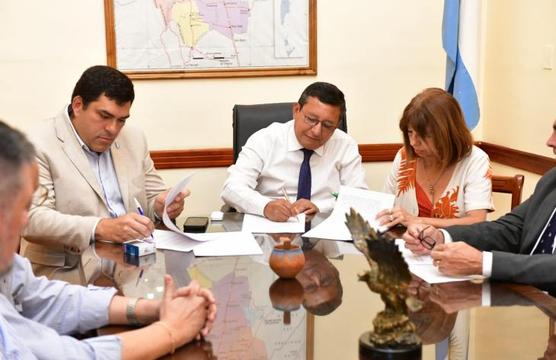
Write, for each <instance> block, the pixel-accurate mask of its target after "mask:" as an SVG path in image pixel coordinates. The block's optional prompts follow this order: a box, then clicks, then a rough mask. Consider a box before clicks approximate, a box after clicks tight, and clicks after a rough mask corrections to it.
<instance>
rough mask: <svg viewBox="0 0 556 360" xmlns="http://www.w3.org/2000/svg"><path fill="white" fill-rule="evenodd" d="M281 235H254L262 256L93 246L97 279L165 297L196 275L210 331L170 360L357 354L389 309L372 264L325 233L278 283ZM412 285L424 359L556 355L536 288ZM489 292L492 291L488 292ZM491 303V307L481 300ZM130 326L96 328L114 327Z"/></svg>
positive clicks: (551, 314) (223, 225)
mask: <svg viewBox="0 0 556 360" xmlns="http://www.w3.org/2000/svg"><path fill="white" fill-rule="evenodd" d="M241 216H242V215H241V214H237V213H235V214H234V213H230V214H225V217H224V220H223V221H222V222H213V223H212V224H211V226H210V228H209V231H234V230H239V229H240V227H241ZM278 237H279V235H272V236H271V235H257V236H256V239H257V242H258V243H259V244H260V245H261V248H262V249H263V252H264V254H263V255H259V256H230V257H204V258H203V257H195V256H194V255H193V254H192V253H181V252H175V251H167V250H157V252H156V254H154V255H150V256H147V257H143V258H140V263H138V264H137V263H136V264H131V263H129V262H126V261H125V260H126V259H124V255H123V252H122V248H121V247H120V246H113V245H109V244H100V243H99V244H97V245H96V248H95V250H96V254H97V256H98V259H97V260H96V261H97V262H98V269H99V270H98V271H97V273H96V275H95V276H94V277H93V280H94V283H95V284H97V285H103V286H115V287H116V288H118V290H119V291H120V292H121V293H123V294H124V295H126V296H133V297H144V298H160V297H161V296H162V292H163V275H164V274H166V273H168V274H171V275H172V276H173V278H174V280H175V281H176V283H177V285H179V286H184V285H187V284H188V283H189V281H191V279H195V280H197V281H198V282H199V283H200V284H201V286H203V287H207V288H210V289H211V290H212V292H213V293H214V295H215V297H216V299H217V303H218V315H217V319H216V322H215V326H214V329H213V331H212V333H211V334H210V335H209V336H208V337H207V339H205V341H204V342H194V343H190V344H188V345H186V346H184V347H182V348H181V349H179V350H178V351H176V354H175V355H174V357H177V358H184V359H185V358H187V359H191V358H193V359H214V358H218V359H308V360H312V359H318V360H321V359H323V360H327V359H357V358H358V339H359V336H360V335H361V334H362V333H363V332H365V331H368V330H371V329H372V320H373V319H374V317H375V315H376V314H377V313H378V312H379V311H381V310H383V308H384V305H383V303H382V302H381V300H380V297H379V296H378V295H377V294H374V293H372V292H370V291H369V290H368V288H367V286H366V284H364V283H362V282H359V281H357V274H358V273H361V272H363V271H365V270H367V269H368V264H367V262H366V260H365V258H364V257H363V256H362V255H360V254H358V253H357V251H356V250H355V248H354V247H353V245H352V244H351V243H344V242H335V241H327V240H319V239H305V240H302V239H301V238H300V236H299V235H297V236H295V237H294V238H293V243H296V244H298V245H302V246H303V248H304V253H305V256H306V264H305V267H304V268H303V270H302V272H301V273H300V274H299V275H298V276H297V278H296V280H294V281H290V282H287V281H283V280H279V279H278V277H277V276H276V275H275V274H274V273H273V272H272V270H271V269H270V268H269V266H268V258H269V256H270V253H271V251H272V248H273V246H274V245H275V244H276V243H277V239H278ZM412 290H413V292H414V293H415V294H417V296H418V297H419V298H420V299H421V300H422V301H423V302H424V305H423V307H422V309H421V310H420V311H418V312H416V313H412V314H411V319H412V321H413V322H414V323H415V325H416V327H417V330H418V334H419V335H420V336H421V338H422V340H423V344H424V345H423V359H436V358H445V357H449V358H450V359H494V358H496V359H539V358H545V359H556V336H554V335H553V334H554V326H553V319H556V299H554V298H553V297H551V296H549V295H547V294H545V293H544V292H542V291H540V290H538V289H535V288H533V287H530V286H524V285H517V284H504V283H488V282H487V283H484V284H480V283H472V282H453V283H446V284H436V285H429V284H427V283H425V282H423V281H421V280H420V279H418V278H415V279H414V281H413V282H412ZM488 294H490V296H488ZM482 303H483V304H484V303H490V306H485V305H481V304H482ZM123 330H125V328H124V327H108V328H104V329H99V333H101V334H104V333H113V332H118V331H123Z"/></svg>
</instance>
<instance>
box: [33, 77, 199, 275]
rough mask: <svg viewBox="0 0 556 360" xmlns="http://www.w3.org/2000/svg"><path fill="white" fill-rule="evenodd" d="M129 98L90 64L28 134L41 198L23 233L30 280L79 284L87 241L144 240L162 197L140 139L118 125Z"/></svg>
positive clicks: (115, 80)
mask: <svg viewBox="0 0 556 360" xmlns="http://www.w3.org/2000/svg"><path fill="white" fill-rule="evenodd" d="M134 96H135V95H134V90H133V84H132V82H131V81H130V80H129V78H128V77H127V76H126V75H124V74H123V73H121V72H119V71H118V70H115V69H113V68H110V67H108V66H93V67H91V68H89V69H87V70H86V71H85V72H84V73H83V75H82V76H81V78H80V79H79V81H78V82H77V84H76V85H75V88H74V91H73V94H72V97H71V104H70V105H68V106H66V107H64V109H63V110H62V111H61V113H60V114H58V115H57V116H56V117H54V118H50V119H47V120H45V121H43V122H42V123H41V124H39V125H37V126H35V128H34V129H33V131H32V133H31V134H30V138H31V139H32V141H33V142H34V144H35V146H36V148H37V159H38V163H39V171H40V172H39V178H40V180H39V181H40V191H41V192H42V194H41V195H42V196H43V197H46V201H44V202H43V203H42V204H41V205H40V206H39V205H38V202H39V201H38V199H37V200H36V201H35V205H33V206H32V208H31V211H30V216H29V224H28V226H27V228H26V229H25V231H24V234H23V236H24V238H25V240H26V241H24V243H23V246H22V253H23V255H24V256H26V257H28V258H29V259H30V260H31V262H32V263H33V269H34V271H35V274H38V275H47V276H48V277H50V278H59V279H63V280H66V281H70V282H83V281H85V280H87V277H88V275H89V274H86V273H84V272H83V266H85V265H86V259H85V257H83V258H82V255H83V254H84V253H85V252H86V253H87V254H88V255H90V256H87V258H92V252H91V250H90V246H89V245H90V244H92V243H93V242H94V241H113V242H117V243H120V242H123V241H126V240H131V239H136V238H143V237H147V236H150V235H151V233H152V231H153V229H154V224H153V222H154V221H155V220H156V219H159V218H160V217H161V215H162V211H163V206H164V200H165V198H166V195H167V191H166V187H165V185H164V182H163V181H162V179H161V178H160V176H159V175H158V174H157V172H156V170H155V169H154V165H153V161H152V159H151V158H150V155H149V151H148V149H147V142H146V140H145V136H144V134H143V133H142V132H141V131H140V130H138V129H134V128H133V127H129V126H125V127H124V125H125V124H126V121H127V119H128V117H129V116H130V108H131V104H132V102H133V99H134ZM37 195H38V194H37ZM187 195H188V192H187V191H185V192H183V193H182V194H180V195H178V197H177V198H176V199H175V200H174V202H173V203H172V204H171V206H169V208H168V212H169V215H170V217H171V218H175V217H177V216H178V215H179V214H180V213H181V211H182V210H183V206H184V198H185V196H187ZM36 198H38V196H36ZM136 201H137V202H138V203H139V204H140V205H141V210H139V209H138V206H137V202H136ZM141 212H143V214H142V213H141Z"/></svg>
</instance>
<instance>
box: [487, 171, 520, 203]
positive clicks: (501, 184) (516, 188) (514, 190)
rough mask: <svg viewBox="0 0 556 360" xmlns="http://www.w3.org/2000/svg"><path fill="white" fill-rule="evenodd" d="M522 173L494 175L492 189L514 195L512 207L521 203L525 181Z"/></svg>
mask: <svg viewBox="0 0 556 360" xmlns="http://www.w3.org/2000/svg"><path fill="white" fill-rule="evenodd" d="M524 179H525V177H524V176H523V175H521V174H517V175H514V176H501V175H492V191H493V192H500V193H505V194H511V195H512V209H513V208H515V207H516V206H518V205H519V204H521V194H522V193H523V181H524Z"/></svg>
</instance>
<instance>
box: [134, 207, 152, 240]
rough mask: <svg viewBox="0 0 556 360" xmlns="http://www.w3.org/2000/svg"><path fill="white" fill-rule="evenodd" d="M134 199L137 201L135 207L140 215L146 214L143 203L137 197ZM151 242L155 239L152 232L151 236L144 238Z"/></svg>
mask: <svg viewBox="0 0 556 360" xmlns="http://www.w3.org/2000/svg"><path fill="white" fill-rule="evenodd" d="M133 200H134V201H135V207H136V208H137V212H138V213H139V215H141V216H145V212H144V211H143V208H142V207H141V204H140V203H139V201H137V198H133ZM147 239H148V241H150V242H153V241H154V235H153V234H151V236H149V237H148V238H144V240H147Z"/></svg>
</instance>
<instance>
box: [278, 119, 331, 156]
mask: <svg viewBox="0 0 556 360" xmlns="http://www.w3.org/2000/svg"><path fill="white" fill-rule="evenodd" d="M294 121H295V120H291V121H289V122H288V123H287V125H288V126H289V128H288V151H298V150H301V149H303V145H301V144H300V143H299V141H298V140H297V136H295V129H294ZM328 140H330V139H328ZM327 142H328V141H327ZM325 146H326V143H324V144H323V145H322V146H321V147H319V148H317V149H315V150H313V152H314V153H315V154H317V155H318V156H322V155H323V154H324V150H325V149H324V148H325Z"/></svg>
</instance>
